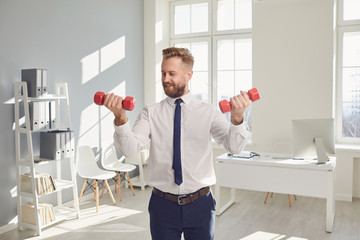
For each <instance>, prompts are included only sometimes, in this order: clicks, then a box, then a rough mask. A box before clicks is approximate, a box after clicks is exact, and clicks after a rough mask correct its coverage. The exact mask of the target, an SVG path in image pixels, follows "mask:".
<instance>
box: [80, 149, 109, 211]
mask: <svg viewBox="0 0 360 240" xmlns="http://www.w3.org/2000/svg"><path fill="white" fill-rule="evenodd" d="M77 153H78V155H77V159H76V170H77V173H78V174H79V176H80V177H82V178H85V182H84V185H83V188H82V190H81V194H80V197H79V203H80V200H81V197H82V195H83V194H84V191H85V187H86V185H88V187H89V188H91V189H93V190H94V198H95V201H96V212H98V211H99V182H98V181H99V180H103V181H104V185H105V187H106V189H107V190H108V192H109V195H110V197H111V199H112V201H113V203H114V205H116V202H115V199H114V196H113V195H112V193H111V190H110V187H109V184H108V182H107V180H108V179H112V178H113V177H115V175H116V174H115V173H114V172H110V171H106V170H103V169H100V168H99V167H98V165H97V164H96V159H95V155H94V152H93V150H92V148H91V147H90V146H81V147H79V148H78V152H77ZM88 180H90V183H88ZM91 181H93V184H92V185H91ZM105 187H104V189H105Z"/></svg>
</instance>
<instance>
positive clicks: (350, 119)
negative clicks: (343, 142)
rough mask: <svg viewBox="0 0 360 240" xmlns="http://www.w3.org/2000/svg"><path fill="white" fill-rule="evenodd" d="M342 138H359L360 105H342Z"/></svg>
mask: <svg viewBox="0 0 360 240" xmlns="http://www.w3.org/2000/svg"><path fill="white" fill-rule="evenodd" d="M342 126H343V127H342V135H343V137H351V138H354V137H357V138H360V104H359V103H358V104H352V103H343V116H342Z"/></svg>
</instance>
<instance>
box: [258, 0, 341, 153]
mask: <svg viewBox="0 0 360 240" xmlns="http://www.w3.org/2000/svg"><path fill="white" fill-rule="evenodd" d="M333 5H334V1H333V0H330V1H329V0H317V1H313V0H265V1H254V2H253V86H254V87H257V88H258V90H259V91H260V94H261V100H260V101H258V102H256V103H255V104H254V105H253V142H254V144H255V146H253V147H252V149H253V150H257V151H271V150H272V147H273V144H275V143H276V142H291V141H292V137H291V120H292V119H302V118H327V117H333V116H334V112H333V97H334V93H333V92H334V78H333V69H334V68H333V56H334V55H333V54H334V52H333V51H334V50H333V49H334V40H333V35H334V32H333V29H334V26H333V18H334V14H333Z"/></svg>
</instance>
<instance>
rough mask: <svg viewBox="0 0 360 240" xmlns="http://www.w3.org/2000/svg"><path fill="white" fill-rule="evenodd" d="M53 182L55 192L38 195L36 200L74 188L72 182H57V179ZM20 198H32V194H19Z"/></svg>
mask: <svg viewBox="0 0 360 240" xmlns="http://www.w3.org/2000/svg"><path fill="white" fill-rule="evenodd" d="M54 180H55V186H56V190H55V191H53V192H48V193H43V194H41V195H38V196H37V197H38V198H41V197H43V196H47V195H50V194H53V193H56V192H60V191H62V190H64V189H67V188H72V187H76V186H75V185H74V183H73V182H72V181H69V180H58V179H54ZM20 196H22V197H26V198H34V194H33V193H29V192H20Z"/></svg>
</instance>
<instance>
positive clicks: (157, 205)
mask: <svg viewBox="0 0 360 240" xmlns="http://www.w3.org/2000/svg"><path fill="white" fill-rule="evenodd" d="M193 65H194V59H193V56H192V55H191V53H190V52H189V51H188V50H187V49H183V48H174V47H172V48H167V49H164V50H163V61H162V65H161V73H162V77H161V80H162V85H163V88H164V92H165V94H166V95H167V96H168V97H167V98H166V99H164V100H162V101H161V102H159V103H156V104H154V105H151V106H148V107H145V108H144V109H143V110H142V112H141V113H140V115H139V116H138V118H137V120H136V122H135V125H134V127H133V128H132V129H131V128H130V124H129V122H128V118H127V116H126V112H125V110H124V109H123V108H122V105H121V102H122V98H121V97H119V96H116V95H114V94H107V95H106V96H105V99H104V105H105V106H106V107H107V108H109V109H110V110H111V111H112V112H113V114H114V116H115V120H114V124H115V134H114V140H115V143H116V144H117V145H118V147H119V148H120V150H121V152H122V153H123V154H124V155H125V156H134V155H136V154H137V153H138V152H139V151H140V150H141V149H142V148H143V147H144V146H145V145H146V144H147V143H149V142H151V144H150V156H149V160H148V168H147V171H148V172H147V173H148V176H147V183H148V184H149V185H150V186H153V187H154V189H153V192H152V196H151V199H150V202H149V214H150V230H151V236H152V239H154V240H175V239H176V240H180V238H181V234H182V233H183V234H184V237H185V239H186V240H188V239H189V240H202V239H213V238H214V225H215V199H214V197H213V195H212V193H211V191H210V187H209V186H211V185H214V184H215V181H216V179H215V173H214V167H213V157H212V143H211V139H212V138H213V139H214V140H215V141H216V142H217V143H218V144H222V145H224V147H225V148H226V149H227V150H228V151H229V152H232V153H234V154H239V153H240V152H241V151H242V150H243V148H244V146H245V142H246V133H247V131H246V128H245V125H244V124H243V118H244V111H245V109H246V107H247V106H248V105H249V103H250V102H249V97H248V95H247V94H246V93H245V92H241V94H239V95H237V96H235V97H233V98H231V99H230V102H231V106H232V109H231V123H230V124H229V123H228V122H227V121H226V119H225V117H224V116H223V115H222V114H221V113H220V111H218V110H216V109H215V108H214V107H213V106H212V105H210V104H207V103H203V102H199V101H196V100H195V99H193V98H192V97H191V94H190V91H189V81H190V79H191V77H192V75H193V71H192V68H193ZM177 99H181V100H177Z"/></svg>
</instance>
